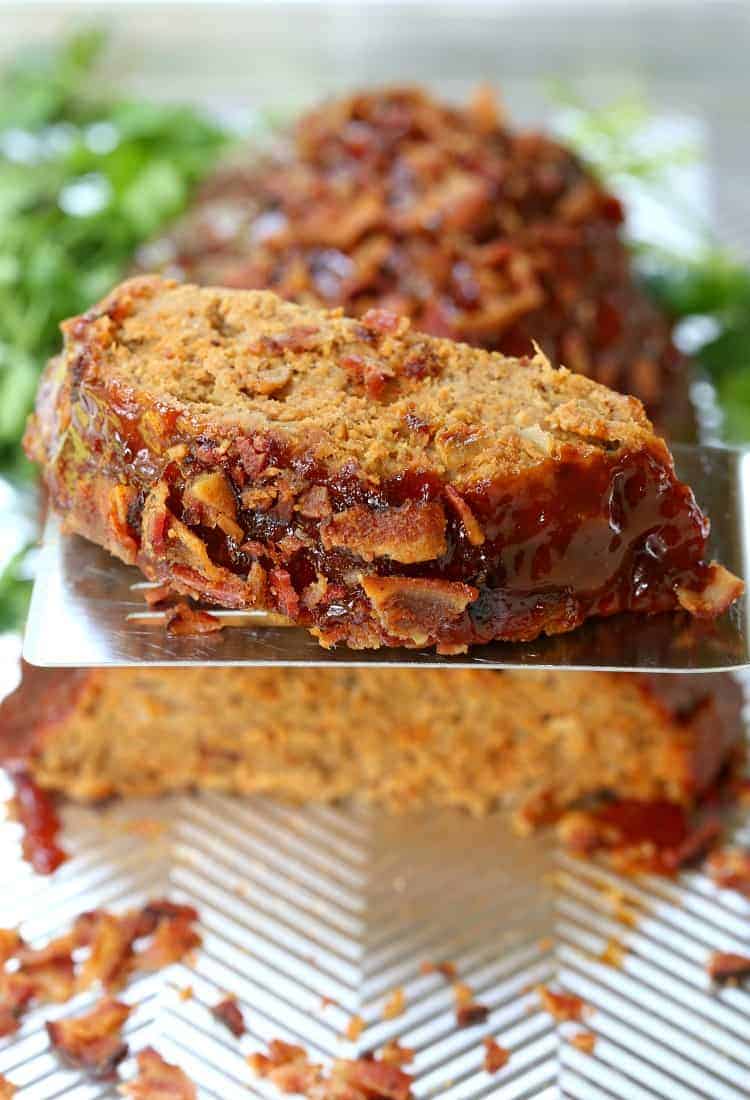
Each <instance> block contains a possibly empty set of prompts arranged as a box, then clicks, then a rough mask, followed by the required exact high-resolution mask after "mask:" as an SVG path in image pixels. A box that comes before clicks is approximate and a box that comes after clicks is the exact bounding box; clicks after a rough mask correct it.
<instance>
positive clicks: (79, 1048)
mask: <svg viewBox="0 0 750 1100" xmlns="http://www.w3.org/2000/svg"><path fill="white" fill-rule="evenodd" d="M130 1012H131V1009H130V1007H129V1006H128V1005H125V1004H122V1003H121V1002H120V1001H113V1000H111V999H110V998H108V997H107V998H104V999H103V1000H101V1001H99V1003H98V1004H97V1005H95V1006H94V1008H93V1009H91V1010H90V1011H89V1012H87V1013H85V1014H84V1015H82V1016H74V1017H71V1018H70V1019H68V1020H56V1021H54V1022H51V1023H47V1033H48V1035H49V1038H50V1042H51V1043H52V1046H53V1047H54V1048H55V1050H56V1051H57V1053H58V1054H59V1055H60V1057H61V1058H62V1059H63V1061H64V1062H66V1063H67V1064H68V1065H71V1066H75V1067H76V1068H77V1069H83V1070H86V1072H87V1073H89V1074H90V1075H91V1076H92V1077H95V1078H97V1079H101V1080H107V1079H110V1078H112V1077H114V1075H115V1070H116V1069H117V1066H118V1065H119V1064H120V1062H121V1061H122V1060H123V1058H125V1056H126V1055H127V1053H128V1045H127V1043H126V1042H124V1041H123V1039H122V1036H121V1030H122V1025H123V1024H124V1023H125V1021H126V1020H127V1018H128V1016H129V1015H130Z"/></svg>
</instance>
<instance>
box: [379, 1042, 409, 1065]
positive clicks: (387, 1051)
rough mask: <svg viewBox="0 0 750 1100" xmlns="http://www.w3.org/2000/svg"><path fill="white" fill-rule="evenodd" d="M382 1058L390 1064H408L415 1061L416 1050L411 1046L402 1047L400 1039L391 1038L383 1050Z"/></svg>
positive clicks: (382, 1060)
mask: <svg viewBox="0 0 750 1100" xmlns="http://www.w3.org/2000/svg"><path fill="white" fill-rule="evenodd" d="M380 1060H381V1062H385V1063H386V1064H387V1065H389V1066H407V1065H408V1064H409V1063H410V1062H413V1061H414V1051H413V1050H411V1048H410V1047H402V1046H401V1044H400V1043H399V1041H398V1039H391V1040H389V1042H387V1043H386V1044H385V1046H384V1047H383V1049H382V1050H381V1052H380Z"/></svg>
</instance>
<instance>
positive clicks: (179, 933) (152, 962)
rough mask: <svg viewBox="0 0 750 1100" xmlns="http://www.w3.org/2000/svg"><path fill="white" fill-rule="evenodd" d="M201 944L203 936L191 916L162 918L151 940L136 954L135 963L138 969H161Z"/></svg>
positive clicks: (177, 960)
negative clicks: (194, 925)
mask: <svg viewBox="0 0 750 1100" xmlns="http://www.w3.org/2000/svg"><path fill="white" fill-rule="evenodd" d="M200 945H201V938H200V936H199V935H198V933H197V932H196V931H195V929H194V928H193V918H192V917H191V916H176V917H167V918H162V919H161V920H160V921H159V924H158V925H157V928H156V931H155V932H154V935H153V939H152V940H151V942H150V943H149V944H148V946H147V947H145V948H144V949H143V951H139V952H138V953H137V954H136V956H135V962H134V965H135V967H136V969H137V970H161V969H162V968H163V967H165V966H171V965H172V963H176V962H179V961H180V959H183V958H184V957H185V955H187V954H188V952H189V951H192V950H194V949H195V948H196V947H200Z"/></svg>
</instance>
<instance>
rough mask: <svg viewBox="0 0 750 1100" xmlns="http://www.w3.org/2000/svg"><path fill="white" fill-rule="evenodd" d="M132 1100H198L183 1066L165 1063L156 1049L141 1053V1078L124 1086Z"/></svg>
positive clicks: (148, 1049)
mask: <svg viewBox="0 0 750 1100" xmlns="http://www.w3.org/2000/svg"><path fill="white" fill-rule="evenodd" d="M120 1092H121V1093H122V1095H123V1096H129V1097H131V1100H197V1096H198V1093H197V1091H196V1088H195V1085H194V1084H193V1082H192V1081H191V1080H190V1079H189V1078H188V1077H187V1076H186V1074H185V1073H184V1072H183V1071H182V1070H181V1069H180V1067H179V1066H175V1065H172V1063H171V1062H165V1061H164V1059H163V1058H162V1056H161V1055H160V1054H158V1053H157V1052H156V1051H155V1050H154V1049H153V1047H146V1048H145V1050H141V1051H140V1052H139V1053H138V1076H137V1077H136V1078H135V1080H134V1081H128V1082H127V1084H125V1085H121V1086H120Z"/></svg>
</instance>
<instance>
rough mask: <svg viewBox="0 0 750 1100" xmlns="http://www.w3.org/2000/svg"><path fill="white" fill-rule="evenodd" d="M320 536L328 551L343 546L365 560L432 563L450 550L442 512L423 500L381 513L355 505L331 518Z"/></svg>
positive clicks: (436, 505) (383, 510)
mask: <svg viewBox="0 0 750 1100" xmlns="http://www.w3.org/2000/svg"><path fill="white" fill-rule="evenodd" d="M320 537H321V542H322V543H323V547H324V548H325V549H326V550H330V549H332V548H333V547H340V548H341V549H344V550H349V551H350V552H351V553H353V554H356V555H357V556H358V557H360V558H362V560H363V561H372V560H373V559H374V558H390V559H391V560H393V561H398V562H402V563H403V564H411V563H413V562H420V561H433V560H434V559H435V558H439V557H440V556H441V554H444V553H445V551H446V548H447V543H446V540H445V513H444V512H443V509H442V508H441V506H440V505H439V504H435V503H425V502H423V501H407V502H406V503H405V504H402V505H400V507H398V508H384V509H382V510H380V511H378V510H374V509H371V508H366V507H365V506H364V505H362V504H355V505H354V507H352V508H347V509H346V511H344V512H337V513H336V515H334V516H331V518H330V519H329V520H327V521H326V523H324V524H323V525H322V526H321V529H320Z"/></svg>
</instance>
